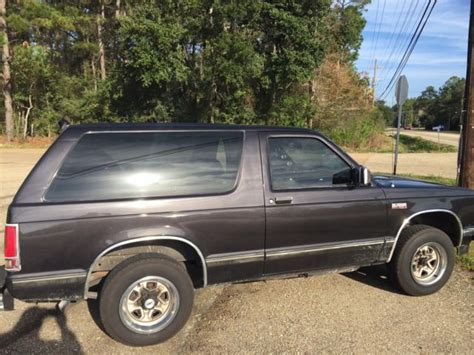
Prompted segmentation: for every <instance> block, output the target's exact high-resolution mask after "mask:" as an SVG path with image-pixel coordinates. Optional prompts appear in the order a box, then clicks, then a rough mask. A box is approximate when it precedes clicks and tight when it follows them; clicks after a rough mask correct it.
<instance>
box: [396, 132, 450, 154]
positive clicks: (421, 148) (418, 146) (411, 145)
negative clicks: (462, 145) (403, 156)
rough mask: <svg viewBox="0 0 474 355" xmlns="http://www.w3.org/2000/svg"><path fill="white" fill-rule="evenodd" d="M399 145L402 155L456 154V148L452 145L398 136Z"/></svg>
mask: <svg viewBox="0 0 474 355" xmlns="http://www.w3.org/2000/svg"><path fill="white" fill-rule="evenodd" d="M400 143H401V144H402V145H403V148H402V150H401V151H402V152H403V153H421V152H423V153H439V152H442V153H456V152H457V148H456V147H454V146H452V145H447V144H441V143H435V142H431V141H429V140H426V139H423V138H419V137H412V136H407V135H404V134H400Z"/></svg>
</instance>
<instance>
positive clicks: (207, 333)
mask: <svg viewBox="0 0 474 355" xmlns="http://www.w3.org/2000/svg"><path fill="white" fill-rule="evenodd" d="M39 153H40V152H39V151H28V150H21V151H18V150H8V151H6V150H3V151H2V150H0V169H1V175H0V179H1V196H2V208H3V209H4V208H5V206H6V204H7V203H8V200H9V199H10V198H11V197H9V196H12V195H13V193H14V190H15V189H16V188H17V187H18V186H19V184H20V183H21V181H22V180H23V178H24V176H25V174H26V173H27V171H28V170H29V169H30V167H31V165H32V164H33V162H34V161H36V160H37V159H38V158H39ZM2 214H3V216H4V215H5V211H2ZM0 249H1V246H0ZM473 281H474V278H473V274H472V273H468V272H466V271H462V270H456V272H455V273H454V275H453V277H452V278H451V280H450V282H449V283H448V284H447V286H446V287H445V288H443V290H441V291H440V292H438V293H437V294H434V295H431V296H428V297H421V298H417V297H408V296H405V295H401V294H399V293H398V291H397V290H395V289H394V288H392V286H391V285H390V284H389V282H388V281H387V277H386V274H385V269H384V268H383V267H377V268H369V269H362V270H359V271H358V272H353V273H348V274H344V275H337V274H331V275H323V276H316V277H310V278H302V279H291V280H273V281H268V282H260V283H251V284H239V285H226V286H218V287H210V288H207V289H203V290H199V291H198V292H197V294H196V302H195V303H196V307H195V310H194V313H193V316H192V318H191V320H190V321H189V322H188V324H187V326H186V328H185V329H184V330H183V331H181V332H180V333H179V334H178V335H177V336H176V337H175V338H173V339H171V340H170V341H168V342H166V343H164V344H162V345H158V346H153V347H148V348H145V349H140V352H143V353H152V352H153V353H156V352H158V353H164V354H168V353H173V354H174V353H190V352H192V353H223V352H224V353H235V352H240V353H262V352H311V353H313V352H336V353H387V352H391V353H434V352H443V353H447V352H450V353H452V352H454V353H470V352H471V353H472V349H473V348H474V326H473V322H472V319H473V316H474V301H473V298H472V292H473V291H474V282H473ZM16 307H17V309H16V310H15V311H14V312H6V313H0V353H38V354H40V353H41V354H44V353H65V352H77V353H130V352H131V351H133V350H134V349H131V348H129V347H126V346H123V345H121V344H118V343H116V342H114V341H112V340H111V339H110V338H108V337H107V336H106V335H105V334H104V333H103V332H102V331H101V330H100V329H99V327H98V326H97V325H96V323H95V322H94V321H93V319H92V318H91V317H90V315H89V313H88V309H87V304H86V303H85V302H80V303H77V304H74V305H71V306H70V307H69V308H67V309H66V311H65V313H64V314H61V313H58V312H56V311H55V309H54V306H53V305H44V304H41V305H39V306H37V305H30V304H26V303H22V302H17V303H16ZM135 351H136V350H135Z"/></svg>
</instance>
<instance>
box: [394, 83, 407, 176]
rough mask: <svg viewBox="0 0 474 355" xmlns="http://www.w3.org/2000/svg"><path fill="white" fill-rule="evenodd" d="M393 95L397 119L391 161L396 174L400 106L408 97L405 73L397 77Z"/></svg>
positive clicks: (400, 116) (400, 118)
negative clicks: (393, 154)
mask: <svg viewBox="0 0 474 355" xmlns="http://www.w3.org/2000/svg"><path fill="white" fill-rule="evenodd" d="M395 96H396V97H397V105H398V120H397V142H396V143H395V159H394V163H393V175H396V174H397V163H398V147H399V145H400V122H401V120H402V107H403V104H404V103H405V101H406V100H407V97H408V80H407V77H406V76H405V75H402V76H401V77H400V78H398V81H397V88H396V92H395Z"/></svg>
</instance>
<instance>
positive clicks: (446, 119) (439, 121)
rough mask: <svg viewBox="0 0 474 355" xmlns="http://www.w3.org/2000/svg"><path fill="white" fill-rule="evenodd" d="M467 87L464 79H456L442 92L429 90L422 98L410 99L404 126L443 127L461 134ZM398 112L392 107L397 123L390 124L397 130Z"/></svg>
mask: <svg viewBox="0 0 474 355" xmlns="http://www.w3.org/2000/svg"><path fill="white" fill-rule="evenodd" d="M465 83H466V81H465V80H464V79H462V78H459V77H457V76H453V77H451V78H449V79H448V80H447V81H446V82H445V83H444V84H443V86H441V87H440V88H439V89H438V90H437V89H435V88H434V87H433V86H428V87H427V88H426V89H425V90H423V91H422V92H421V94H420V95H419V96H418V97H416V98H411V99H408V100H407V101H406V102H405V104H404V105H403V117H402V125H404V126H406V125H412V126H414V127H424V128H426V129H431V128H432V127H435V126H439V125H443V126H444V129H445V130H458V129H459V125H460V119H461V111H462V103H463V97H464V86H465ZM379 107H381V108H382V109H383V110H384V111H386V110H387V106H385V105H384V104H382V103H381V105H380V106H379ZM397 111H398V107H397V106H394V107H392V112H393V114H392V117H393V119H392V120H389V119H387V121H386V122H387V123H388V124H390V125H392V126H394V127H395V126H396V124H397V121H396V120H397ZM388 117H389V115H387V118H388Z"/></svg>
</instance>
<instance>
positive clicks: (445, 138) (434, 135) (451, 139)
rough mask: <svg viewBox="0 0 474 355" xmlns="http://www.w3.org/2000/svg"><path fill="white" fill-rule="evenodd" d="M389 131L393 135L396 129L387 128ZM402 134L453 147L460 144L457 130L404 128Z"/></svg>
mask: <svg viewBox="0 0 474 355" xmlns="http://www.w3.org/2000/svg"><path fill="white" fill-rule="evenodd" d="M387 132H388V133H389V134H390V135H392V134H394V133H395V132H396V130H395V129H393V128H390V129H387ZM401 134H403V135H405V136H410V137H419V138H423V139H426V140H429V141H432V142H435V143H441V144H447V145H451V146H453V147H458V146H459V133H457V132H439V138H438V132H434V131H425V130H402V131H401Z"/></svg>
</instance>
